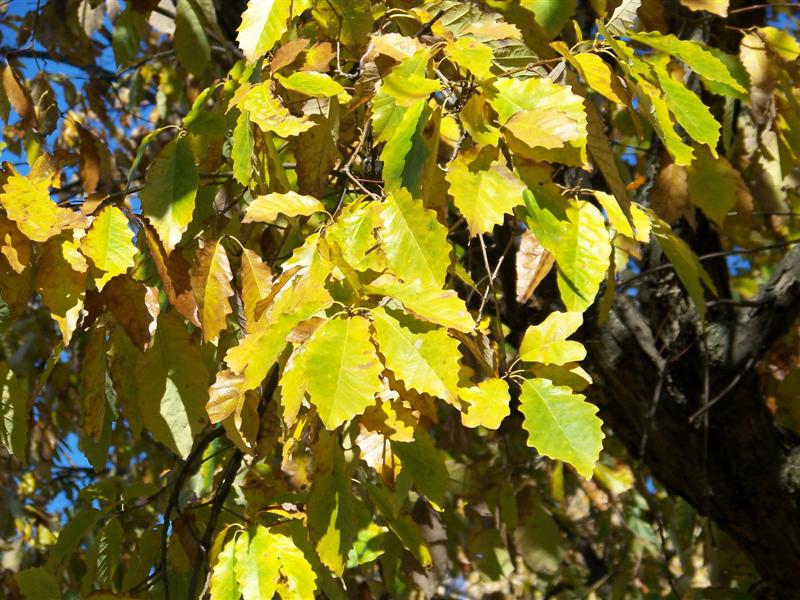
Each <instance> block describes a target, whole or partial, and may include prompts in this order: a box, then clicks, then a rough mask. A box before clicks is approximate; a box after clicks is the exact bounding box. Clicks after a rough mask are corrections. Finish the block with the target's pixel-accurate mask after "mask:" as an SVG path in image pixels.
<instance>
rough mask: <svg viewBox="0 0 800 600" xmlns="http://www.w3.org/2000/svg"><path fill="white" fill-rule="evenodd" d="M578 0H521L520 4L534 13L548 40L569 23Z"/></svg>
mask: <svg viewBox="0 0 800 600" xmlns="http://www.w3.org/2000/svg"><path fill="white" fill-rule="evenodd" d="M577 4H578V2H577V0H559V1H558V2H542V1H541V0H520V6H522V7H523V8H525V9H527V10H529V11H531V12H532V13H533V16H534V19H535V20H536V24H537V25H538V26H539V27H541V29H542V31H543V32H544V35H545V37H546V40H550V39H553V38H554V37H555V36H556V35H557V34H558V32H559V31H561V29H562V28H563V27H564V25H566V24H567V23H569V19H570V17H572V15H574V14H575V7H576V6H577Z"/></svg>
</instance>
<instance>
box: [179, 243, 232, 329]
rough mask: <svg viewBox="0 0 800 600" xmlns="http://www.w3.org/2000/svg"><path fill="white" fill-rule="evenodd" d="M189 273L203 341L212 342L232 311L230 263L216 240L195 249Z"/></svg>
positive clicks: (223, 248) (222, 247)
mask: <svg viewBox="0 0 800 600" xmlns="http://www.w3.org/2000/svg"><path fill="white" fill-rule="evenodd" d="M189 275H190V277H191V281H192V291H193V292H194V297H195V300H196V301H197V310H198V314H199V316H200V323H201V325H202V329H203V340H204V341H207V342H209V341H210V342H213V341H215V340H216V339H217V337H219V333H220V332H221V331H222V330H223V329H225V327H226V322H225V321H226V317H227V316H228V315H229V314H231V313H232V312H233V308H232V307H231V303H230V300H229V299H230V297H231V296H233V286H232V285H231V280H232V279H233V273H232V272H231V264H230V261H229V260H228V253H227V252H225V247H224V246H223V245H222V244H221V243H220V242H219V240H213V241H207V242H206V243H205V244H204V245H203V247H202V248H198V249H197V252H195V259H194V264H193V265H192V268H191V270H190V271H189Z"/></svg>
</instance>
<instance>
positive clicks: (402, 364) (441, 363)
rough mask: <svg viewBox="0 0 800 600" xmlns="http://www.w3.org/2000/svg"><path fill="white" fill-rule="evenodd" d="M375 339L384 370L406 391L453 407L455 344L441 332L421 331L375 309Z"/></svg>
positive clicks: (405, 319)
mask: <svg viewBox="0 0 800 600" xmlns="http://www.w3.org/2000/svg"><path fill="white" fill-rule="evenodd" d="M372 318H373V327H374V328H375V339H376V341H377V342H378V350H379V352H380V353H381V355H383V357H384V359H385V364H386V367H387V368H388V369H389V370H391V371H392V372H393V373H394V374H395V376H396V377H397V379H399V380H400V381H402V382H403V383H404V384H405V386H406V388H408V389H413V390H416V391H418V392H420V393H423V394H430V395H431V396H434V397H436V398H442V399H443V400H446V401H447V402H449V403H450V404H455V398H456V388H457V386H458V364H459V360H460V358H461V353H460V352H459V350H458V341H457V340H455V339H453V338H451V337H450V336H448V335H447V331H446V330H444V329H439V328H436V329H431V328H430V327H421V326H420V325H421V324H420V323H419V322H415V321H414V320H413V319H409V318H408V317H406V316H404V315H402V314H398V313H397V312H396V311H391V310H386V309H385V308H382V307H378V308H375V309H373V310H372Z"/></svg>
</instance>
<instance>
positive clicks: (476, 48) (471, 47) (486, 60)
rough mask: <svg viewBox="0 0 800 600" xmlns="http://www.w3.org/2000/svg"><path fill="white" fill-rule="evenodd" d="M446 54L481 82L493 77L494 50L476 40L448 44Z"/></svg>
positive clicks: (466, 39) (458, 40)
mask: <svg viewBox="0 0 800 600" xmlns="http://www.w3.org/2000/svg"><path fill="white" fill-rule="evenodd" d="M444 54H445V56H447V58H449V59H450V60H451V61H453V62H454V63H456V64H457V65H458V66H459V67H462V68H464V69H467V70H468V71H471V72H472V73H473V74H474V75H475V76H476V77H477V78H478V79H479V80H483V79H489V78H491V77H492V71H491V68H492V56H493V54H492V48H491V46H488V45H487V44H482V43H481V42H478V41H476V40H474V39H470V38H466V37H463V38H459V39H457V40H455V41H453V42H448V44H447V45H446V46H445V47H444Z"/></svg>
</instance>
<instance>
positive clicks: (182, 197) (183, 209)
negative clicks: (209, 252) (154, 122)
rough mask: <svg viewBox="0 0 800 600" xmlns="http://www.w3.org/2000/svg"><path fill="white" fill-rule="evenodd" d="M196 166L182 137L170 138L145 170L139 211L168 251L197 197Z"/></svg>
mask: <svg viewBox="0 0 800 600" xmlns="http://www.w3.org/2000/svg"><path fill="white" fill-rule="evenodd" d="M197 183H198V176H197V169H196V167H195V164H194V157H193V156H192V151H191V149H190V148H189V144H188V142H187V141H186V138H185V137H184V136H181V137H178V138H176V139H174V140H172V141H171V142H170V143H169V144H167V145H166V146H164V148H163V149H162V150H161V152H159V153H158V156H157V157H156V159H155V161H154V162H153V164H152V165H150V168H149V169H148V170H147V176H146V178H145V184H144V187H143V188H142V191H141V192H139V197H140V198H141V201H142V212H143V214H144V215H145V216H146V217H147V220H148V221H150V223H151V224H152V225H153V228H154V229H155V230H156V233H158V237H159V238H160V239H161V243H162V244H163V245H164V248H165V249H166V251H167V254H170V253H171V252H172V251H173V250H174V249H175V246H177V245H178V242H180V241H181V237H183V234H184V233H185V232H186V230H187V229H188V228H189V223H190V222H191V221H192V214H193V213H194V206H195V198H196V196H197Z"/></svg>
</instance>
